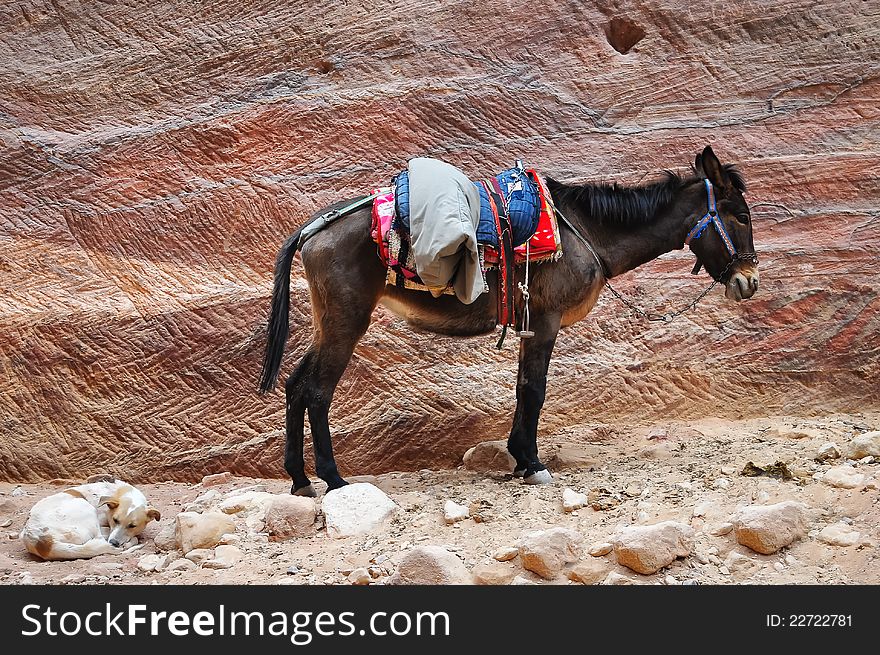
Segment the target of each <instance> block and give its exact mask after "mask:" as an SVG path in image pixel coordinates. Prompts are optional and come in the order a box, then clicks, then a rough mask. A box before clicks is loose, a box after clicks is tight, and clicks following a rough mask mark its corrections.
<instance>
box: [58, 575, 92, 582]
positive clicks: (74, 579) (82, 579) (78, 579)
mask: <svg viewBox="0 0 880 655" xmlns="http://www.w3.org/2000/svg"><path fill="white" fill-rule="evenodd" d="M85 581H86V576H84V575H83V574H82V573H71V574H70V575H65V576H64V577H63V578H61V584H79V583H81V582H85Z"/></svg>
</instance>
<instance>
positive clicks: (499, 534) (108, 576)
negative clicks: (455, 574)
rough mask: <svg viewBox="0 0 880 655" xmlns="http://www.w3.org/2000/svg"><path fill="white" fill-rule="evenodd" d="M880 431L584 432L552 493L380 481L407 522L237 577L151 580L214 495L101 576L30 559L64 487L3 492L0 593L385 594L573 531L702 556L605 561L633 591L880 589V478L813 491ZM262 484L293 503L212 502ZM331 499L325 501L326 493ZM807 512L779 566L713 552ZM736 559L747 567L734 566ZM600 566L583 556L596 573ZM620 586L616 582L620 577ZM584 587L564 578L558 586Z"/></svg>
mask: <svg viewBox="0 0 880 655" xmlns="http://www.w3.org/2000/svg"><path fill="white" fill-rule="evenodd" d="M878 428H880V414H877V413H866V414H850V415H830V416H824V417H820V418H809V419H802V418H793V417H773V418H765V419H755V420H746V421H726V420H716V419H705V420H701V421H696V422H688V423H670V424H662V425H652V426H644V425H643V426H636V425H631V426H620V425H615V426H606V425H580V426H573V427H570V428H567V429H565V430H563V431H559V432H556V433H554V434H550V435H544V436H543V437H542V438H541V439H540V442H539V446H540V447H541V450H542V456H543V458H544V461H545V462H546V463H547V464H548V465H550V466H551V469H552V470H553V472H554V475H555V483H554V484H552V485H546V486H527V485H524V484H523V483H522V481H521V480H519V479H515V478H512V476H510V475H500V474H498V475H491V474H478V473H474V472H471V471H467V470H465V469H464V468H461V467H460V468H459V469H457V470H453V471H430V470H422V471H418V472H407V473H389V474H385V475H381V476H377V477H365V476H361V477H358V478H349V480H351V481H368V482H372V483H373V484H375V485H377V486H378V487H380V488H381V489H382V490H383V491H385V492H386V493H387V494H388V495H389V496H390V497H391V498H392V499H393V500H394V501H395V502H396V503H397V504H398V505H399V506H400V508H401V511H400V512H399V513H398V514H397V516H396V517H395V518H394V519H392V520H391V521H390V522H389V523H387V525H386V526H385V527H384V528H383V529H382V530H381V531H379V532H377V533H375V534H369V535H363V536H358V537H348V538H342V539H332V538H330V537H328V536H327V535H326V533H325V531H324V530H323V529H320V528H319V529H318V530H317V532H316V533H315V534H314V535H313V536H309V537H300V538H295V539H291V540H288V541H283V542H272V541H268V539H266V538H265V536H263V535H256V536H254V535H251V536H248V535H246V534H242V539H241V542H240V544H239V547H240V548H241V549H242V550H243V551H244V553H245V556H244V557H243V558H242V559H241V561H239V562H238V563H237V564H235V565H234V566H233V567H232V568H229V569H223V570H215V569H207V568H198V569H195V570H190V571H163V572H153V573H144V572H141V571H140V570H138V567H137V563H138V560H139V559H140V558H142V557H143V556H144V555H146V554H149V553H154V552H158V551H157V548H156V545H155V543H154V541H153V537H154V536H155V535H156V534H157V532H158V531H159V530H160V529H161V527H162V525H165V523H166V522H169V521H172V522H173V521H174V516H175V514H176V513H177V512H179V511H181V510H182V509H183V507H184V506H185V505H187V504H188V503H190V502H192V501H193V500H194V499H195V498H196V497H197V496H199V494H201V493H203V492H204V491H205V489H204V488H203V487H202V485H201V484H199V483H196V484H184V483H173V482H160V483H156V484H148V485H139V486H140V488H141V489H142V490H143V491H144V492H145V493H146V495H147V497H148V498H149V499H150V500H151V501H152V503H153V504H154V505H155V506H156V507H157V508H158V509H159V510H160V511H161V512H162V517H163V518H162V521H161V522H160V523H159V524H156V523H154V524H151V526H150V527H149V528H148V529H147V531H146V532H145V533H144V534H143V535H142V543H141V544H140V545H139V546H138V547H136V549H134V550H130V551H126V552H124V553H122V554H120V555H116V556H112V555H104V556H101V557H96V558H94V559H92V560H78V561H71V562H41V561H39V560H37V559H36V558H34V557H32V556H30V555H29V554H28V553H27V552H25V550H24V548H23V547H22V545H21V543H20V541H19V540H18V532H19V531H20V530H21V528H22V526H23V525H24V522H25V520H26V518H27V513H28V511H29V509H30V507H31V506H32V505H33V504H34V503H35V502H36V501H37V500H38V499H39V498H42V497H43V496H45V495H48V494H50V493H54V492H56V491H58V490H59V489H61V488H64V484H66V483H64V482H58V483H46V484H37V485H20V486H19V485H15V484H8V483H3V484H0V583H2V584H59V583H60V584H145V583H146V584H149V583H153V582H157V583H177V584H219V583H223V584H230V583H231V584H349V583H348V581H347V579H346V576H347V575H348V573H349V572H350V571H351V570H352V569H353V568H357V567H361V566H366V567H369V566H371V565H374V566H376V567H377V568H376V569H374V571H375V572H376V574H377V575H378V577H376V579H375V580H374V583H378V584H381V583H383V582H384V581H386V580H387V579H388V575H389V574H391V573H392V572H393V571H394V568H395V565H396V563H397V562H399V561H400V558H401V556H402V555H403V553H405V552H406V551H407V550H408V549H409V548H411V547H413V546H415V545H441V546H446V547H447V549H449V550H450V551H452V552H454V553H456V554H457V555H458V556H459V557H460V558H461V559H462V560H463V561H464V562H465V564H466V565H467V566H468V568H472V567H474V566H476V565H478V564H480V563H483V562H487V561H490V558H491V554H492V553H493V552H495V551H496V550H497V549H499V548H501V547H505V546H512V545H514V544H515V543H516V541H517V539H518V537H519V536H520V535H521V534H522V533H523V532H524V531H528V530H533V529H543V528H547V527H551V526H564V527H569V528H573V529H575V530H577V531H578V532H579V533H581V534H582V535H583V536H584V544H585V545H586V546H587V547H589V545H591V544H593V543H597V542H606V541H609V539H610V537H611V536H612V535H613V533H614V532H615V530H616V529H617V528H619V527H622V526H625V525H628V524H636V523H643V524H647V523H655V522H658V521H662V520H667V519H671V520H676V521H680V522H682V523H687V524H690V525H691V526H692V527H693V528H694V530H695V531H696V546H695V549H694V551H693V552H692V554H691V555H690V556H688V557H685V558H682V559H678V560H676V561H675V562H674V563H673V564H671V565H670V566H668V567H666V568H665V569H662V570H661V571H659V572H658V573H656V574H654V575H648V576H645V575H640V574H637V573H634V572H632V571H630V570H629V569H626V568H624V567H622V566H620V565H618V564H616V562H615V560H614V554H613V553H612V554H609V555H606V556H605V559H606V560H607V561H608V566H609V571H612V572H617V573H618V574H620V575H621V576H623V578H619V577H618V578H616V580H617V583H625V582H627V581H629V582H632V583H635V584H680V583H690V584H693V583H694V581H695V582H697V583H699V584H743V583H745V584H805V583H819V584H878V583H880V566H878V564H880V562H878V547H877V545H878V543H880V495H878V493H880V492H878V489H877V486H878V484H877V483H878V482H880V475H878V473H880V463H877V462H857V463H855V464H854V465H855V467H856V468H857V470H858V471H859V472H861V473H863V474H865V477H866V482H865V484H864V485H862V486H861V487H860V488H855V489H842V488H836V487H832V486H829V485H828V484H826V483H824V482H822V481H819V480H817V479H815V478H814V475H815V474H816V473H820V472H822V471H824V470H827V469H828V468H830V467H831V466H833V465H840V464H842V463H844V460H843V459H835V460H830V461H827V462H818V461H816V459H815V457H816V455H817V452H818V450H819V448H820V446H822V445H823V444H825V443H826V442H829V441H831V442H834V443H836V444H837V446H839V447H840V449H841V450H843V449H844V447H845V445H846V444H847V443H848V442H849V440H850V439H851V438H852V437H853V436H855V435H858V434H861V433H863V432H866V431H869V430H876V429H878ZM750 461H751V462H753V463H754V464H756V465H759V466H764V465H767V464H773V463H776V462H779V461H781V462H784V463H785V464H786V465H787V467H788V469H789V471H790V472H791V473H792V474H793V479H791V480H782V479H776V478H771V477H764V476H759V477H748V476H745V475H742V473H741V472H742V470H743V468H744V467H745V466H746V464H747V463H748V462H750ZM261 483H262V484H264V485H265V487H266V489H267V490H268V491H270V492H272V493H284V492H286V491H287V490H288V488H289V483H288V482H286V481H284V480H255V479H252V478H241V477H233V478H232V479H231V480H230V481H229V482H227V483H224V484H223V485H220V486H218V487H216V488H217V489H218V491H220V492H223V493H225V492H228V491H230V490H233V489H237V488H242V487H247V486H252V485H255V484H261ZM315 486H316V488H317V489H318V493H319V497H320V496H321V495H323V492H324V487H323V485H322V484H316V485H315ZM566 487H569V488H571V489H573V490H574V491H577V492H583V493H588V492H589V491H590V490H600V489H603V490H604V491H601V492H599V491H594V495H595V494H599V495H601V496H602V498H604V499H606V500H605V502H604V506H605V507H606V508H605V509H601V510H595V509H592V508H591V507H589V506H588V507H585V508H583V509H580V510H577V511H575V512H573V513H565V512H564V511H563V509H562V493H563V490H564V489H565V488H566ZM447 500H453V501H455V502H457V503H461V504H464V505H470V504H471V503H477V504H478V506H479V508H480V510H479V513H480V515H481V517H482V521H481V522H477V521H475V520H474V519H473V518H468V519H466V520H464V521H461V522H458V523H455V524H453V525H451V526H450V525H446V523H445V521H444V519H443V505H444V503H445V502H446V501H447ZM782 500H797V501H800V502H803V503H805V504H806V505H807V506H808V507H809V508H810V509H809V515H810V524H809V534H808V535H807V536H805V537H803V538H801V539H799V540H798V541H796V542H795V543H793V544H792V545H791V546H789V547H786V548H783V549H782V550H781V551H779V552H777V553H775V554H773V555H768V556H765V555H759V554H757V553H754V552H752V551H750V550H749V549H748V548H746V547H744V546H740V545H738V544H737V543H736V540H735V538H734V535H733V533H728V534H725V535H720V536H713V535H712V533H713V532H716V529H717V527H718V526H719V525H721V524H722V523H725V522H727V521H728V520H729V518H730V516H731V514H732V513H733V512H734V511H735V510H736V509H737V507H740V506H743V505H749V504H769V503H774V502H778V501H782ZM841 522H842V523H848V524H850V526H851V527H852V528H854V529H856V530H858V532H859V533H860V535H861V536H860V539H859V541H858V543H856V544H855V545H852V546H848V547H841V546H832V545H827V544H826V543H823V542H822V541H820V540H819V539H818V534H819V532H820V531H821V529H822V528H823V527H825V526H827V525H830V524H834V523H841ZM731 552H737V553H740V554H741V555H744V556H745V557H747V558H748V560H743V559H741V558H736V557H735V556H734V558H732V559H731V557H730V554H731ZM589 557H590V556H589V555H587V554H585V555H584V558H589ZM505 566H508V567H510V568H511V569H512V570H514V571H515V572H516V573H517V574H518V575H521V576H522V577H523V578H525V579H528V580H531V581H533V582H537V583H548V582H547V581H544V580H541V579H540V578H538V577H536V576H534V575H532V574H531V573H528V572H526V571H524V570H522V568H521V566H520V564H519V560H518V558H517V559H515V560H513V561H511V562H508V563H506V564H505ZM612 577H614V576H612ZM554 583H555V584H572V583H571V582H569V580H568V579H566V578H565V577H564V576H563V577H560V578H559V579H557V580H555V581H552V582H549V583H548V584H554Z"/></svg>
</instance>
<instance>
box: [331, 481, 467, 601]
mask: <svg viewBox="0 0 880 655" xmlns="http://www.w3.org/2000/svg"><path fill="white" fill-rule="evenodd" d="M343 488H345V487H343ZM388 583H389V584H394V585H463V584H471V574H470V572H469V571H468V570H467V568H465V565H464V564H463V563H462V561H461V560H460V559H458V557H456V556H455V555H453V554H452V553H450V552H449V551H448V550H446V549H445V548H443V547H441V546H416V547H415V548H413V549H412V550H410V551H409V552H407V553H406V554H405V555H404V556H403V557H402V558H401V560H400V564H399V565H398V567H397V572H396V573H395V574H394V575H393V576H392V577H391V579H390V580H389V581H388Z"/></svg>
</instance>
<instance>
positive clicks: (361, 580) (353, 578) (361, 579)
mask: <svg viewBox="0 0 880 655" xmlns="http://www.w3.org/2000/svg"><path fill="white" fill-rule="evenodd" d="M348 581H349V582H350V583H351V584H353V585H367V584H370V583H371V582H372V581H373V577H372V576H371V575H370V572H369V571H368V570H367V569H365V568H363V567H361V568H359V569H355V570H354V571H352V572H351V573H349V574H348Z"/></svg>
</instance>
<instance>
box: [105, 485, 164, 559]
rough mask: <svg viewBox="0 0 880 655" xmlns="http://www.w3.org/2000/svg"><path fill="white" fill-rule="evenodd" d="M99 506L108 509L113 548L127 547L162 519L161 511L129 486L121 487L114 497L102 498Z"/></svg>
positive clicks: (109, 539) (108, 538)
mask: <svg viewBox="0 0 880 655" xmlns="http://www.w3.org/2000/svg"><path fill="white" fill-rule="evenodd" d="M98 506H99V507H101V506H106V507H107V523H108V525H109V527H110V535H109V536H108V537H107V541H109V542H110V544H111V545H113V546H122V545H125V544H126V543H128V542H129V541H131V540H132V539H134V538H135V537H137V536H138V535H139V534H140V533H141V532H143V531H144V528H146V527H147V523H149V522H150V521H158V520H159V519H160V518H161V515H160V514H159V510H157V509H155V508H154V507H150V506H149V505H147V503H146V502H145V501H144V500H143V495H142V494H140V493H137V492H136V491H135V489H134V488H133V487H129V486H124V487H119V489H117V490H116V492H115V493H114V494H113V495H112V496H105V497H103V498H101V500H100V502H99V504H98Z"/></svg>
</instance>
